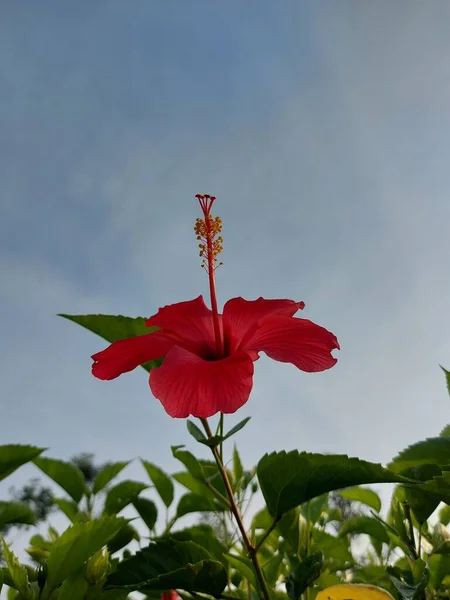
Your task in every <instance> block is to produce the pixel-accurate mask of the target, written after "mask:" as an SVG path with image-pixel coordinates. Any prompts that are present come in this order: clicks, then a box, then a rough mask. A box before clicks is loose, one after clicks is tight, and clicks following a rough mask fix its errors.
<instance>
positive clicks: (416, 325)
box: [0, 0, 450, 489]
mask: <svg viewBox="0 0 450 600" xmlns="http://www.w3.org/2000/svg"><path fill="white" fill-rule="evenodd" d="M1 12H2V18H1V20H0V88H1V90H2V94H1V99H0V128H1V136H0V192H1V195H0V198H1V199H0V202H1V220H0V269H1V273H2V285H1V288H0V304H1V312H0V319H1V331H2V336H1V338H0V393H1V398H2V414H1V419H0V443H9V442H21V443H32V444H37V445H42V446H46V447H49V448H50V451H49V454H50V455H52V456H58V457H61V458H69V457H70V456H72V455H73V454H75V453H78V452H82V451H90V452H94V453H95V454H96V456H97V457H98V459H99V460H120V459H126V458H132V457H134V456H143V457H144V458H147V459H148V460H151V461H153V462H156V463H159V464H160V465H162V466H163V467H165V468H167V469H169V470H170V469H175V468H177V467H176V464H175V461H174V460H173V459H172V457H171V453H170V445H171V444H181V443H186V444H188V445H189V446H190V448H191V449H195V447H194V446H193V445H192V443H191V439H190V438H189V436H188V434H187V433H186V430H185V423H184V421H182V420H172V419H171V418H170V417H168V416H167V415H166V414H165V412H164V411H163V409H162V407H161V406H160V404H159V403H158V401H156V400H155V399H154V398H153V397H152V396H151V393H150V391H149V389H148V385H147V376H146V374H145V372H144V371H143V370H138V371H136V372H133V373H132V374H129V375H126V376H123V377H121V378H120V379H118V380H116V381H114V382H109V383H106V382H100V381H98V380H96V379H94V378H93V377H92V376H91V373H90V366H91V360H90V355H91V354H93V353H94V352H96V351H98V350H100V349H102V348H103V347H104V343H103V342H102V340H101V339H100V338H97V337H95V336H93V335H92V334H89V333H88V332H86V331H84V330H82V329H81V328H77V327H76V326H75V325H73V324H70V323H68V322H66V321H64V320H62V319H59V318H57V317H56V316H55V315H56V313H59V312H65V313H72V314H82V313H93V312H95V313H97V312H102V313H109V314H117V313H121V314H126V315H130V316H137V315H142V316H149V315H151V314H153V313H154V312H156V310H157V308H158V307H159V306H162V305H164V304H169V303H173V302H178V301H181V300H186V299H190V298H194V297H196V296H198V295H199V294H200V293H204V294H205V295H206V293H207V281H206V277H205V273H204V271H202V270H201V269H200V262H199V259H198V256H197V248H196V241H195V238H194V234H193V223H194V221H195V218H196V217H197V216H198V215H199V211H198V206H197V205H196V201H195V200H194V195H195V194H196V193H198V192H200V193H210V194H215V195H216V196H217V198H218V199H217V203H216V214H219V215H220V216H221V217H222V218H223V221H224V239H225V242H224V246H225V249H224V254H223V260H224V263H225V265H224V267H222V268H221V269H220V271H219V272H218V282H217V283H218V294H219V301H220V302H221V303H223V302H224V301H226V300H227V299H228V298H230V297H235V296H240V295H241V296H243V297H244V298H249V299H251V298H256V297H258V296H260V295H263V296H265V297H273V298H274V297H279V298H293V299H296V300H304V301H305V302H306V309H305V311H304V316H305V317H306V318H309V319H311V320H313V321H315V322H317V323H319V324H321V325H323V326H325V327H327V328H328V329H330V330H331V331H333V332H334V333H335V334H336V335H337V336H338V338H339V340H340V343H341V347H342V350H341V352H340V353H339V355H338V357H339V363H338V364H337V366H336V367H334V368H333V369H332V370H330V371H328V372H326V373H323V374H314V375H308V374H304V373H302V372H300V371H298V370H296V369H295V367H293V366H291V365H284V364H279V363H275V362H272V361H270V360H269V359H266V358H263V359H261V360H260V361H259V362H258V363H257V364H256V365H255V366H256V374H255V385H254V390H253V393H252V396H251V399H250V401H249V402H248V404H247V405H246V406H245V407H244V408H242V409H241V411H239V413H238V414H237V415H236V416H235V417H232V418H230V419H229V422H230V424H231V423H235V422H236V421H237V420H239V419H241V418H244V417H245V416H248V415H252V421H251V422H250V423H249V424H248V425H247V427H246V429H245V430H244V432H243V433H242V434H241V435H240V437H239V438H238V443H239V446H240V449H241V452H242V455H243V457H244V459H245V462H246V463H247V465H249V466H250V465H252V464H254V463H256V462H257V460H258V458H259V457H260V456H261V455H262V454H263V453H264V452H265V451H271V450H279V449H282V448H286V449H293V448H298V449H299V450H309V451H318V452H338V453H348V454H350V455H359V456H361V457H363V458H367V459H369V460H375V461H380V462H387V461H388V460H389V459H390V458H391V457H392V456H393V455H394V454H396V452H397V451H398V450H400V449H401V448H403V447H404V446H406V445H407V444H410V443H413V442H414V441H417V440H419V439H423V438H425V437H429V436H433V435H436V434H437V433H438V432H439V431H440V430H441V429H442V428H443V426H444V425H445V424H446V423H447V422H449V421H450V402H449V398H448V396H447V394H446V390H445V384H444V380H443V377H442V373H441V372H440V369H439V367H438V365H439V364H443V365H447V367H449V366H450V336H449V332H450V310H449V306H450V279H449V277H448V272H449V251H450V244H449V235H448V230H449V225H448V224H449V222H450V202H449V193H450V169H449V159H448V156H449V150H448V149H449V139H450V137H449V134H450V114H449V111H448V106H449V102H450V62H449V61H448V56H449V53H450V39H449V37H448V26H449V23H450V5H449V4H448V3H447V2H445V1H443V0H442V1H439V0H435V2H433V3H431V4H426V5H425V3H423V2H420V1H419V0H418V1H414V0H408V1H406V0H397V2H395V3H392V2H390V1H389V0H381V1H379V2H376V3H375V2H373V3H370V2H361V3H355V2H352V1H346V0H341V2H332V1H331V0H330V1H325V2H320V3H316V2H313V1H309V2H302V1H298V0H284V2H279V3H276V2H272V1H270V0H267V1H265V0H254V1H252V0H248V1H247V2H242V3H240V2H227V3H225V2H224V3H220V2H210V1H209V0H205V1H203V0H191V1H190V2H182V1H179V2H176V1H172V2H167V0H165V1H159V0H155V1H149V0H133V2H122V1H119V0H117V1H115V0H108V1H106V0H103V1H102V0H97V2H91V1H82V0H78V1H77V2H75V3H74V2H54V1H47V0H43V1H41V2H39V3H35V2H32V1H31V0H30V1H27V0H25V1H22V2H20V3H17V2H13V1H12V0H6V1H4V2H3V3H2V9H1ZM34 473H35V471H34V470H33V468H32V467H28V468H26V469H23V470H21V471H20V472H19V474H18V475H17V476H16V477H15V478H14V480H12V482H13V483H20V482H21V481H23V480H24V479H25V478H26V477H28V476H30V475H31V474H34ZM127 475H128V476H131V477H142V476H143V474H142V473H141V471H140V469H139V467H138V466H137V465H134V466H131V467H130V468H129V471H128V472H127ZM4 487H5V486H3V489H4Z"/></svg>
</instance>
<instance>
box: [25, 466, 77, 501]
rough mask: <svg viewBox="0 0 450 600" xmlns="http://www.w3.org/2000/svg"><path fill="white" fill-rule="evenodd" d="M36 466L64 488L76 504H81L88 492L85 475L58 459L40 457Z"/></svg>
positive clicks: (75, 467)
mask: <svg viewBox="0 0 450 600" xmlns="http://www.w3.org/2000/svg"><path fill="white" fill-rule="evenodd" d="M33 462H34V464H35V465H36V466H37V467H38V468H39V469H41V471H43V472H44V473H45V474H46V475H47V476H48V477H50V479H52V480H53V481H54V482H55V483H57V484H58V485H59V486H61V487H62V489H63V490H64V491H65V492H67V493H68V494H69V496H70V497H71V498H73V500H75V502H79V501H80V500H81V498H82V497H83V494H84V493H85V491H86V483H85V480H84V475H83V473H82V472H81V471H80V469H79V468H78V467H77V466H76V465H74V464H73V463H69V462H64V461H62V460H58V459H56V458H46V457H39V458H35V459H34V461H33Z"/></svg>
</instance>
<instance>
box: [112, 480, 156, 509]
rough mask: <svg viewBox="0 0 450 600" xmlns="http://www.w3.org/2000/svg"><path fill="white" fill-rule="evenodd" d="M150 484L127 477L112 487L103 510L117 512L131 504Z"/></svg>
mask: <svg viewBox="0 0 450 600" xmlns="http://www.w3.org/2000/svg"><path fill="white" fill-rule="evenodd" d="M147 488H148V485H146V484H145V483H142V482H141V481H132V480H130V479H127V480H125V481H121V482H120V483H118V484H117V485H115V486H114V487H112V488H111V489H110V490H109V492H108V494H107V496H106V499H105V507H104V509H103V512H104V513H105V514H108V515H112V514H117V513H119V512H120V511H121V510H122V509H123V508H125V507H126V506H128V505H129V504H131V503H132V502H133V501H134V500H135V499H136V498H137V497H138V496H139V494H140V493H141V492H143V491H144V490H146V489H147Z"/></svg>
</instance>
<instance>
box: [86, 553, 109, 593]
mask: <svg viewBox="0 0 450 600" xmlns="http://www.w3.org/2000/svg"><path fill="white" fill-rule="evenodd" d="M108 567H109V552H108V550H107V549H106V548H102V549H101V550H99V551H98V552H96V553H95V554H94V555H93V556H91V558H90V559H89V560H88V562H87V566H86V579H87V581H88V582H89V583H90V584H91V585H96V584H97V583H99V582H100V581H101V580H102V579H103V578H104V577H106V574H107V572H108Z"/></svg>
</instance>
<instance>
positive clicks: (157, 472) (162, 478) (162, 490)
mask: <svg viewBox="0 0 450 600" xmlns="http://www.w3.org/2000/svg"><path fill="white" fill-rule="evenodd" d="M142 464H143V465H144V467H145V470H146V471H147V474H148V476H149V477H150V479H151V480H152V482H153V485H154V486H155V488H156V491H157V492H158V494H159V495H160V497H161V499H162V501H163V502H164V504H165V505H166V506H167V508H169V506H170V505H171V504H172V501H173V494H174V489H173V483H172V480H171V479H170V478H169V476H168V475H166V473H164V471H162V470H161V469H160V468H159V467H157V466H156V465H154V464H152V463H150V462H148V461H146V460H142Z"/></svg>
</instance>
